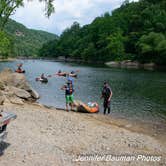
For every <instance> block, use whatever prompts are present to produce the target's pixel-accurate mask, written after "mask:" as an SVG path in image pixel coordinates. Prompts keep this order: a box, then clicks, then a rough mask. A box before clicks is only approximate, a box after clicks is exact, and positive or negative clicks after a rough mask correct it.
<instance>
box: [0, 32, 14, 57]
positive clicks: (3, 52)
mask: <svg viewBox="0 0 166 166" xmlns="http://www.w3.org/2000/svg"><path fill="white" fill-rule="evenodd" d="M0 39H1V40H0V56H1V57H4V58H6V57H7V56H8V55H11V51H12V39H11V37H9V36H8V35H7V34H6V33H5V32H4V31H0Z"/></svg>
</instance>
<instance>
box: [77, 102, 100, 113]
mask: <svg viewBox="0 0 166 166" xmlns="http://www.w3.org/2000/svg"><path fill="white" fill-rule="evenodd" d="M74 104H75V106H76V108H77V111H78V112H84V113H97V112H99V105H98V104H97V103H96V102H89V103H87V104H85V103H83V102H81V101H75V102H74Z"/></svg>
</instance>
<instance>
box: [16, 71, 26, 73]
mask: <svg viewBox="0 0 166 166" xmlns="http://www.w3.org/2000/svg"><path fill="white" fill-rule="evenodd" d="M15 72H16V73H25V70H15Z"/></svg>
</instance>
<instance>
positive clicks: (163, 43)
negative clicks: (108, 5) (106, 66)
mask: <svg viewBox="0 0 166 166" xmlns="http://www.w3.org/2000/svg"><path fill="white" fill-rule="evenodd" d="M165 32H166V1H165V0H158V1H156V0H139V2H131V3H130V2H129V1H128V0H125V1H124V3H123V4H122V5H121V7H120V8H118V9H115V10H114V11H113V12H112V13H111V14H110V13H109V12H106V13H105V14H103V15H102V16H101V17H97V18H95V19H94V21H93V22H92V23H91V24H89V25H85V26H83V27H81V26H80V25H79V23H78V22H74V23H73V25H72V26H71V27H70V28H67V29H66V30H65V31H64V32H63V33H62V34H61V35H60V37H59V38H57V39H55V40H54V41H50V42H48V43H46V44H44V45H43V47H42V49H41V50H40V51H39V55H40V56H43V57H58V56H59V55H61V56H65V57H69V58H75V59H82V60H84V61H91V62H100V63H103V62H107V61H123V60H132V61H139V62H140V63H149V62H153V63H156V64H159V65H165V64H166V33H165Z"/></svg>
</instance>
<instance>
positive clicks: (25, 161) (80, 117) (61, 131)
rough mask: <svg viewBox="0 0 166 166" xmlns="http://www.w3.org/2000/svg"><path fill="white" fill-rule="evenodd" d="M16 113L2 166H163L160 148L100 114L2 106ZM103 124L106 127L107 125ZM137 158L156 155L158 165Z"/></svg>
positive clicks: (154, 140) (0, 160)
mask: <svg viewBox="0 0 166 166" xmlns="http://www.w3.org/2000/svg"><path fill="white" fill-rule="evenodd" d="M5 111H10V112H14V113H15V114H17V119H16V120H14V121H12V122H11V123H10V124H9V126H8V129H7V130H8V137H7V139H6V142H4V143H3V144H1V145H0V146H1V148H0V150H1V152H2V154H1V157H0V165H3V166H11V165H14V166H63V165H64V166H66V165H67V166H70V165H117V166H119V165H142V166H144V165H149V166H152V165H155V166H156V165H164V163H165V162H166V161H165V157H166V146H165V144H164V143H163V142H162V141H160V140H159V139H157V138H155V137H153V136H150V135H147V134H143V133H142V134H141V133H138V132H136V131H131V130H128V129H127V128H125V127H122V126H118V125H117V124H116V123H114V122H113V121H112V123H111V122H110V119H107V118H105V116H103V115H96V114H95V115H91V114H81V113H75V112H65V111H60V110H55V109H47V108H45V107H43V106H38V105H36V104H24V105H11V104H8V105H7V106H5ZM108 121H109V122H110V123H108ZM83 154H84V155H94V154H97V155H98V156H100V155H112V157H113V156H116V155H123V156H124V155H132V156H135V157H136V158H135V159H134V161H129V162H127V161H126V162H123V161H75V160H77V159H78V160H84V158H80V157H79V155H83ZM138 155H153V156H154V155H155V156H161V158H160V161H156V162H152V161H151V162H148V161H142V159H141V160H138V161H137V157H138Z"/></svg>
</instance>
